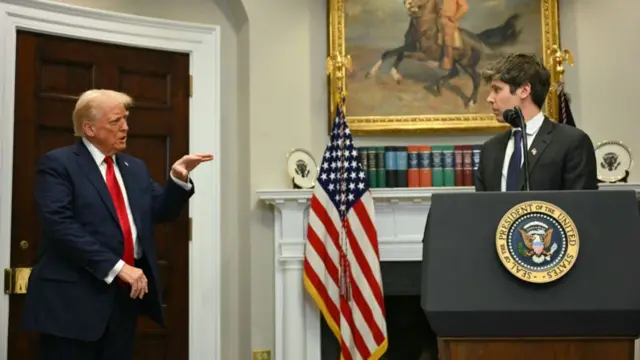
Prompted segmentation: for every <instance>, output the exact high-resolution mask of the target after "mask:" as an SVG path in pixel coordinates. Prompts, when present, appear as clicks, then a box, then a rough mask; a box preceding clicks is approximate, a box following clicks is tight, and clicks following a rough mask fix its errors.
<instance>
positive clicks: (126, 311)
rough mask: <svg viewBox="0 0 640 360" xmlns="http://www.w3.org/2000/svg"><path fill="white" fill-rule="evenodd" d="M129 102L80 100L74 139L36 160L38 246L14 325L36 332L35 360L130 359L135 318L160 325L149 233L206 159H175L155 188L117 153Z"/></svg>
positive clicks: (137, 165) (94, 93) (174, 208)
mask: <svg viewBox="0 0 640 360" xmlns="http://www.w3.org/2000/svg"><path fill="white" fill-rule="evenodd" d="M131 104H132V99H131V98H130V97H129V96H128V95H126V94H123V93H119V92H115V91H110V90H89V91H87V92H85V93H84V94H82V95H81V96H80V98H79V99H78V102H77V104H76V108H75V110H74V113H73V125H74V131H75V135H76V136H79V137H81V139H80V140H79V141H78V142H77V143H76V144H74V145H71V146H67V147H63V148H59V149H55V150H53V151H50V152H48V153H47V154H45V155H44V156H43V157H42V159H41V160H40V162H39V166H38V172H37V176H36V190H35V199H36V201H37V208H38V211H39V215H40V217H41V219H42V227H43V238H42V240H41V242H40V247H39V252H38V259H37V263H36V264H35V266H34V267H33V271H32V273H31V277H30V279H29V287H28V292H27V298H26V308H25V311H24V315H23V319H22V323H23V326H24V327H25V328H26V329H27V330H32V331H36V332H39V333H40V334H41V350H40V354H41V358H42V359H47V360H53V359H55V360H63V359H64V360H71V359H73V360H116V359H118V360H125V359H131V357H132V352H133V339H134V334H135V331H136V322H137V317H138V316H139V315H140V314H146V315H148V316H149V317H150V318H151V319H153V320H155V321H156V322H158V323H159V324H163V315H162V299H161V294H162V289H161V286H160V282H159V279H158V268H157V265H156V247H155V242H154V235H153V226H154V224H155V223H158V222H166V221H171V220H173V219H175V218H177V217H178V216H179V214H180V212H181V211H182V209H183V208H184V206H185V205H186V204H187V202H188V200H189V198H190V197H191V196H192V195H193V193H194V185H193V181H191V180H190V179H189V173H190V172H191V171H192V170H193V169H194V168H195V167H196V166H198V165H199V164H200V163H202V162H206V161H210V160H212V159H213V155H211V154H194V155H186V156H184V157H182V158H181V159H180V160H178V161H176V162H175V163H174V164H173V166H172V167H171V172H170V174H169V175H170V180H168V181H167V185H166V186H165V187H164V188H163V187H161V186H160V185H159V184H157V183H156V182H155V181H154V180H153V179H152V178H151V176H150V175H149V173H148V171H147V168H146V166H145V164H144V162H143V161H142V160H140V159H137V158H135V157H133V156H130V155H126V154H123V153H120V152H121V151H123V150H124V149H125V148H126V141H127V131H128V126H127V117H128V115H129V111H128V109H129V107H130V105H131ZM185 316H187V314H185Z"/></svg>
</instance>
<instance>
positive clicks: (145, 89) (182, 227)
mask: <svg viewBox="0 0 640 360" xmlns="http://www.w3.org/2000/svg"><path fill="white" fill-rule="evenodd" d="M16 67H17V71H16V85H15V128H14V155H13V200H12V222H11V267H13V268H15V267H32V266H33V264H34V261H35V257H36V253H37V247H38V241H39V238H40V231H41V227H40V224H39V222H38V218H37V214H36V208H35V201H34V197H33V189H34V179H35V172H36V165H37V161H38V159H39V158H40V156H41V155H43V154H44V153H45V152H47V151H49V150H51V149H54V148H57V147H60V146H66V145H69V144H72V143H73V142H75V141H76V140H77V138H76V137H74V136H73V135H72V134H73V132H72V128H73V126H72V121H71V114H72V111H73V108H74V105H75V101H76V100H77V97H78V96H79V95H80V94H81V93H82V92H83V91H85V90H88V89H91V88H110V89H115V90H119V91H123V92H126V93H128V94H129V95H131V96H132V97H133V99H134V101H135V106H134V107H133V109H132V110H131V112H130V118H129V128H130V131H129V136H128V147H127V150H126V152H128V153H130V154H132V155H134V156H137V157H139V158H142V159H143V160H144V161H146V164H147V166H148V168H149V171H150V173H151V175H152V176H153V178H154V179H155V180H156V181H158V182H159V183H161V184H164V183H165V179H166V178H167V176H168V173H169V169H170V166H171V164H173V162H174V161H176V160H177V159H179V158H180V157H181V156H182V155H184V154H186V153H187V152H188V134H189V132H188V131H189V122H188V118H189V57H188V55H186V54H178V53H171V52H163V51H154V50H146V49H139V48H131V47H124V46H116V45H109V44H103V43H95V42H87V41H80V40H73V39H67V38H60V37H54V36H48V35H41V34H35V33H29V32H22V31H21V32H19V33H18V41H17V59H16ZM155 234H156V243H157V249H158V266H159V269H160V275H161V280H162V282H163V284H164V294H163V295H164V302H165V304H164V310H165V320H166V325H167V327H166V329H162V328H160V327H158V326H156V325H155V324H154V323H153V322H151V321H150V320H149V319H148V318H146V317H144V318H141V319H140V321H139V327H138V333H137V337H136V346H135V352H136V355H135V359H143V358H144V359H149V360H151V359H153V360H155V359H171V360H178V359H188V358H189V355H188V333H189V328H188V324H189V308H188V305H189V301H188V294H189V291H188V290H189V289H188V284H189V279H188V274H189V273H188V271H189V270H188V268H189V266H188V261H189V259H188V211H187V209H186V208H185V209H184V211H183V213H182V215H181V217H180V219H179V220H177V221H175V222H174V223H172V224H169V225H162V226H158V227H157V228H156V231H155ZM25 242H26V243H25ZM25 244H26V245H27V246H25ZM25 247H26V248H25ZM10 296H11V298H10V310H9V311H10V313H9V360H18V359H20V360H30V359H33V360H35V359H37V351H38V340H37V336H35V335H32V334H27V333H25V332H23V331H22V330H21V329H20V317H21V315H22V308H23V305H24V295H18V294H16V295H10Z"/></svg>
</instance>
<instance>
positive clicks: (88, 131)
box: [82, 121, 96, 137]
mask: <svg viewBox="0 0 640 360" xmlns="http://www.w3.org/2000/svg"><path fill="white" fill-rule="evenodd" d="M82 129H83V130H84V133H85V134H86V135H87V137H94V136H95V135H96V132H95V130H94V129H93V125H91V124H90V123H89V122H87V121H85V122H83V123H82Z"/></svg>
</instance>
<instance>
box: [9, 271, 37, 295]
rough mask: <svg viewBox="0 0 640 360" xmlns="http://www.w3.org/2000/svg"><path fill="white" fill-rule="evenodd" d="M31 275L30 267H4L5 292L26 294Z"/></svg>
mask: <svg viewBox="0 0 640 360" xmlns="http://www.w3.org/2000/svg"><path fill="white" fill-rule="evenodd" d="M29 275H31V268H30V267H28V268H11V269H4V293H5V294H7V295H12V294H26V293H27V285H29Z"/></svg>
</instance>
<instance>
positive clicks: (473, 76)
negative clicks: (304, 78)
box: [327, 0, 559, 135]
mask: <svg viewBox="0 0 640 360" xmlns="http://www.w3.org/2000/svg"><path fill="white" fill-rule="evenodd" d="M327 1H328V22H329V23H328V26H329V49H328V51H329V54H328V66H331V65H332V64H333V65H335V64H342V63H344V64H345V65H348V70H347V71H344V72H342V73H341V74H340V71H335V70H336V69H335V68H334V69H333V70H334V71H333V72H332V73H331V74H330V76H329V106H330V108H329V114H330V116H329V128H331V124H332V123H333V120H334V116H335V109H336V102H337V101H338V100H339V94H338V92H339V89H343V90H344V91H345V93H346V99H347V100H346V105H345V113H346V115H347V119H348V122H349V127H350V129H351V131H352V132H353V133H354V134H357V135H380V134H393V133H424V132H449V133H454V132H469V131H471V132H493V131H501V130H503V129H505V128H506V127H505V125H502V124H499V123H498V122H497V121H496V120H495V117H494V115H493V113H492V112H491V108H490V107H489V105H488V104H487V102H486V98H487V96H488V93H489V85H488V84H484V83H483V81H482V80H481V78H480V72H481V71H482V69H483V68H484V67H485V66H486V65H488V64H489V63H490V62H492V61H495V60H496V59H497V58H499V57H500V56H503V55H505V54H508V53H511V52H526V53H533V54H536V55H537V56H538V57H539V58H541V59H543V61H544V63H545V65H546V66H547V67H548V68H549V70H550V72H551V79H552V88H551V90H550V92H549V95H548V98H547V101H546V103H545V108H544V109H543V111H544V112H545V114H547V115H548V116H549V117H551V118H552V119H557V115H558V101H557V92H556V90H555V87H554V86H553V85H554V84H557V83H558V80H559V74H558V71H557V69H556V68H555V65H554V63H553V60H552V55H551V50H552V49H553V48H554V46H559V30H558V27H559V26H558V0H392V1H389V0H327ZM447 2H449V4H448V5H446V6H457V7H464V8H466V12H465V13H464V15H463V16H462V17H461V18H460V19H459V21H458V22H457V26H455V28H456V30H455V31H454V32H448V33H449V34H452V33H453V35H451V36H448V37H447V38H448V39H453V40H449V41H448V42H447V43H450V44H451V43H452V45H453V52H448V53H450V54H452V55H451V57H449V59H450V60H451V61H452V62H453V64H454V66H453V68H452V69H453V71H449V72H444V73H443V70H442V66H441V65H442V62H443V61H446V60H447V59H446V58H447V57H445V56H443V54H444V53H445V51H444V48H443V46H442V44H443V36H442V35H441V31H440V26H441V25H440V24H441V23H442V22H441V21H440V19H439V15H438V14H439V13H440V9H441V7H442V6H443V3H447ZM347 60H348V61H347ZM443 76H445V79H446V81H438V79H440V80H442V79H443ZM439 84H440V85H439Z"/></svg>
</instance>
